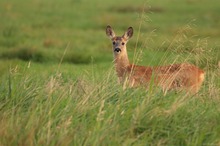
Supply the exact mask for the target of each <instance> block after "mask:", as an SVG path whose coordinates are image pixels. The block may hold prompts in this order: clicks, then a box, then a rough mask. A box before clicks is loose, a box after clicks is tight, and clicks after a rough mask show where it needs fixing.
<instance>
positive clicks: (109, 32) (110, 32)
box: [106, 25, 115, 39]
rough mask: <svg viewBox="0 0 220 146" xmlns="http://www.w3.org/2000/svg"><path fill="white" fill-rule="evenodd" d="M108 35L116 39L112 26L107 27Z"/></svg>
mask: <svg viewBox="0 0 220 146" xmlns="http://www.w3.org/2000/svg"><path fill="white" fill-rule="evenodd" d="M106 35H107V36H108V37H109V38H110V39H112V38H114V37H115V32H114V31H113V29H112V28H111V26H109V25H108V26H107V27H106Z"/></svg>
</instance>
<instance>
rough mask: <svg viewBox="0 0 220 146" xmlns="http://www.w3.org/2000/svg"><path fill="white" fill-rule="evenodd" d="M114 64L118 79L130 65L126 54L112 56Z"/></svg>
mask: <svg viewBox="0 0 220 146" xmlns="http://www.w3.org/2000/svg"><path fill="white" fill-rule="evenodd" d="M114 63H115V67H116V72H117V74H118V77H123V76H124V75H125V74H126V72H127V67H128V66H129V65H130V62H129V59H128V55H127V52H124V53H123V54H120V55H114Z"/></svg>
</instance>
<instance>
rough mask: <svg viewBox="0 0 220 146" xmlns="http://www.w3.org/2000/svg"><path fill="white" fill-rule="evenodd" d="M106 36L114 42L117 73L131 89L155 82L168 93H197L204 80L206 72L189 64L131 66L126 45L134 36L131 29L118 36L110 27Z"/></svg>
mask: <svg viewBox="0 0 220 146" xmlns="http://www.w3.org/2000/svg"><path fill="white" fill-rule="evenodd" d="M106 34H107V36H109V38H110V39H111V41H112V44H113V54H114V63H115V68H116V73H117V76H118V78H119V81H120V82H121V83H125V82H127V83H128V85H129V86H130V87H137V86H145V87H148V85H149V84H150V83H151V82H153V83H154V84H155V85H157V86H159V87H161V88H162V89H163V91H164V92H165V93H166V92H167V91H168V90H171V89H177V90H185V91H189V92H192V93H197V92H198V91H199V88H200V86H201V85H202V82H203V80H204V71H203V70H201V69H199V68H198V67H196V66H195V65H192V64H189V63H182V64H171V65H167V66H157V67H150V66H139V65H135V64H131V63H130V62H129V59H128V55H127V49H126V44H127V42H128V40H129V39H130V38H131V37H132V35H133V28H132V27H129V28H128V30H127V31H126V32H125V34H124V35H122V36H121V37H119V36H116V35H115V33H114V31H113V29H112V28H111V27H110V26H107V28H106Z"/></svg>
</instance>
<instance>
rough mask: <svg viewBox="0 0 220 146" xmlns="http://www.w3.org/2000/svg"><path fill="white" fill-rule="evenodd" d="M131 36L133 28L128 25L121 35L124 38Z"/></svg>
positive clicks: (127, 38)
mask: <svg viewBox="0 0 220 146" xmlns="http://www.w3.org/2000/svg"><path fill="white" fill-rule="evenodd" d="M132 36H133V28H132V27H129V28H128V30H127V31H126V32H125V34H124V35H123V36H122V37H123V38H125V39H126V40H129V39H130V38H131V37H132Z"/></svg>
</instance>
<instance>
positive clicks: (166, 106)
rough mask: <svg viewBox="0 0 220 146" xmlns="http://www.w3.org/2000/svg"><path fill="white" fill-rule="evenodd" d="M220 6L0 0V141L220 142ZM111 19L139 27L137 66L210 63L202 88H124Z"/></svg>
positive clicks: (192, 0)
mask: <svg viewBox="0 0 220 146" xmlns="http://www.w3.org/2000/svg"><path fill="white" fill-rule="evenodd" d="M218 4H219V2H218V1H217V0H212V2H211V1H205V0H204V1H196V0H184V1H181V2H179V1H178V2H177V1H172V0H166V1H163V2H162V1H159V0H154V1H148V2H145V1H142V0H136V2H135V3H134V2H133V1H131V0H126V1H114V0H112V1H106V2H105V3H104V2H102V1H101V0H94V1H83V0H63V1H62V2H61V1H52V0H47V1H41V0H38V1H32V2H29V1H27V0H24V2H22V3H21V2H19V1H16V0H11V1H6V0H2V1H1V2H0V16H1V25H0V93H1V94H0V111H1V112H0V127H1V129H0V146H1V145H2V146H4V145H22V146H25V145H28V146H30V145H105V146H106V145H111V146H112V145H125V146H127V145H137V146H139V145H219V144H220V126H219V125H220V122H219V121H220V108H219V107H220V105H219V103H220V98H219V95H220V94H219V93H220V91H219V89H220V84H219V83H220V79H219V68H218V66H217V64H218V61H219V60H220V51H219V46H220V44H219V42H218V39H219V35H220V31H219V24H220V21H219V20H220V19H219V15H218V14H219V6H218ZM143 5H144V6H143ZM94 6H96V7H94ZM108 24H110V25H112V27H113V28H114V29H115V31H116V32H118V34H119V35H120V34H122V33H123V32H124V31H125V30H126V29H127V27H129V26H133V28H134V29H135V34H134V37H133V38H132V39H131V41H130V42H129V43H128V53H129V58H130V60H133V58H134V60H135V62H137V63H138V64H141V65H165V64H170V63H176V62H178V63H179V62H186V61H187V62H191V63H193V64H196V65H198V66H200V67H201V68H203V69H204V70H205V71H206V80H205V83H204V84H203V86H202V89H201V90H200V92H199V93H198V95H194V96H186V95H185V94H184V93H178V94H176V93H175V92H169V93H168V94H167V95H166V96H164V95H163V93H162V91H161V89H159V88H154V87H153V86H152V87H150V88H149V90H148V91H146V90H144V89H142V88H136V89H126V90H123V89H122V87H121V85H119V84H118V82H117V78H116V74H115V71H114V66H113V64H112V50H111V43H110V42H109V40H108V38H107V37H106V35H105V27H106V25H108ZM132 48H135V49H132Z"/></svg>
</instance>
